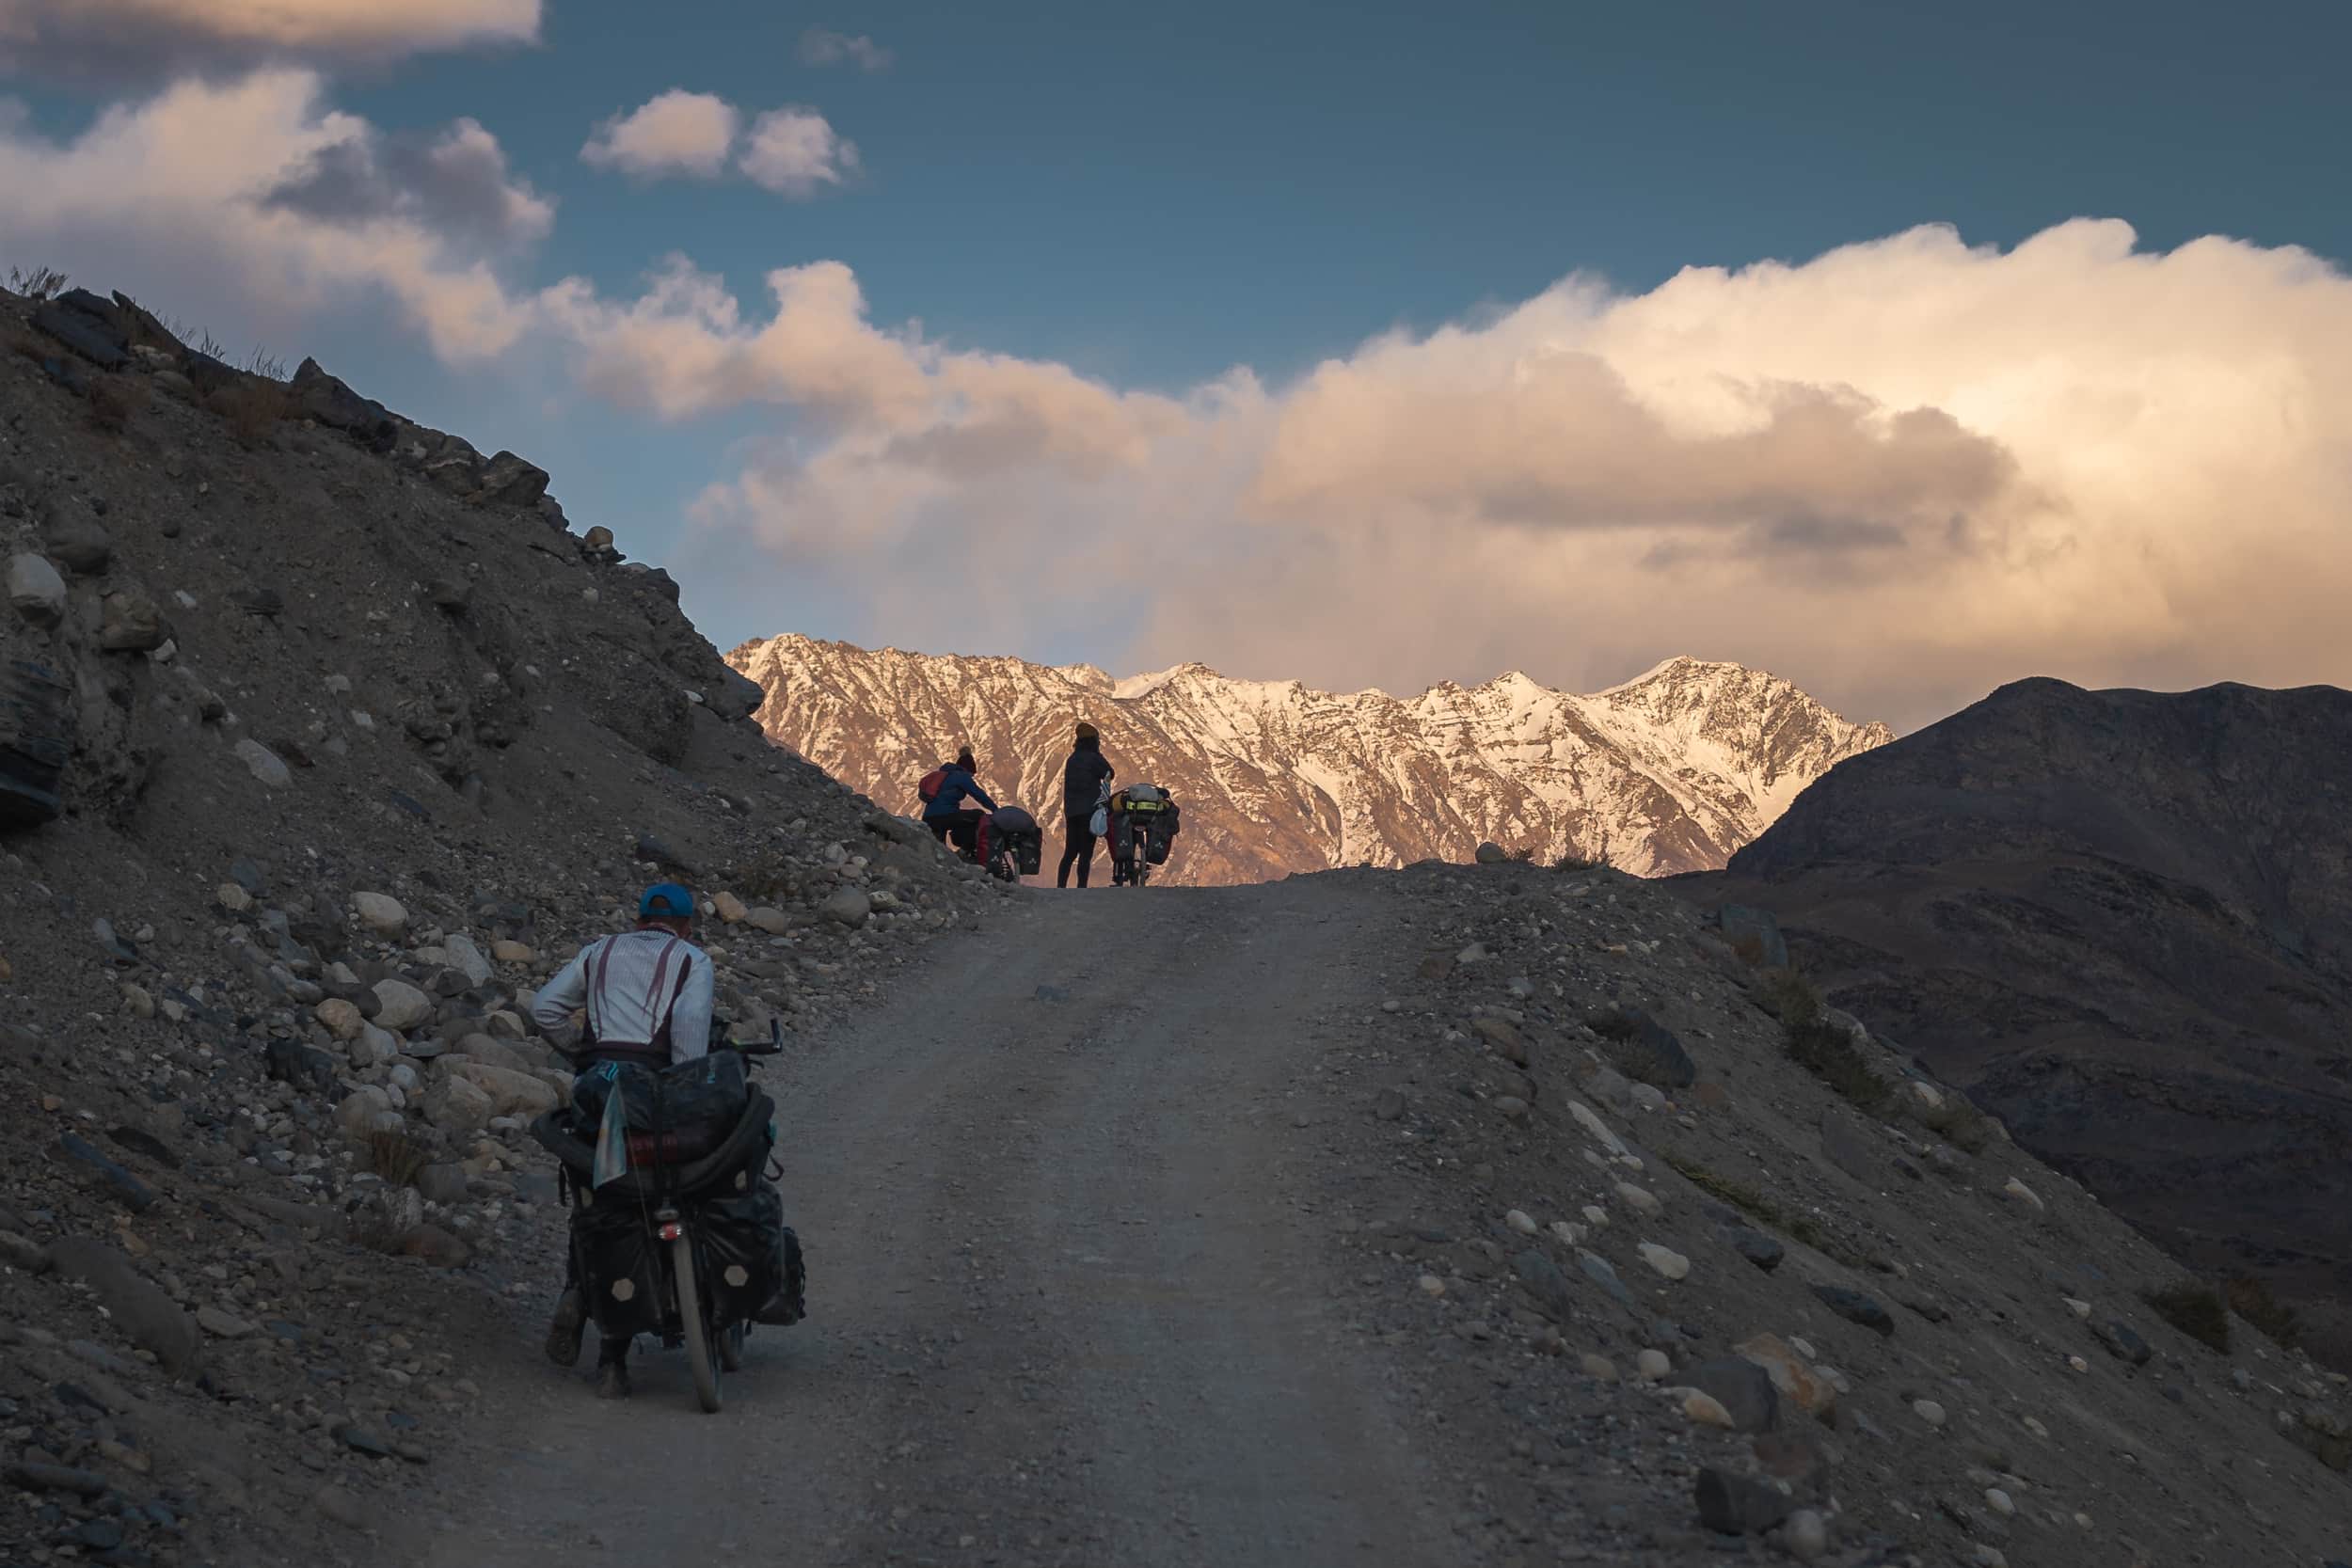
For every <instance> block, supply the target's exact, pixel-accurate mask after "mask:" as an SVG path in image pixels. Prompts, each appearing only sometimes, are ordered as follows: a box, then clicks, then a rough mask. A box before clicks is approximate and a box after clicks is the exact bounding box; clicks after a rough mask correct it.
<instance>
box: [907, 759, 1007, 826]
mask: <svg viewBox="0 0 2352 1568" xmlns="http://www.w3.org/2000/svg"><path fill="white" fill-rule="evenodd" d="M966 796H969V797H970V798H971V799H973V800H977V801H978V802H979V803H980V804H982V805H984V806H986V807H987V808H988V809H989V810H991V811H994V810H995V809H996V802H995V801H993V800H990V799H989V798H988V791H987V790H985V789H982V788H981V787H980V786H979V785H978V784H975V783H974V782H973V779H972V775H971V774H969V773H967V772H965V771H964V770H963V769H962V768H958V767H956V766H955V765H954V764H953V763H950V764H948V766H947V776H946V778H944V779H942V780H941V781H940V782H939V793H938V794H936V795H934V796H932V797H931V798H930V800H929V801H928V802H926V803H925V805H924V807H923V820H924V821H926V822H929V821H930V820H932V819H933V818H934V817H941V816H955V815H956V813H957V812H959V811H961V810H962V809H963V801H964V798H965V797H966Z"/></svg>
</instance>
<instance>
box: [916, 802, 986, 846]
mask: <svg viewBox="0 0 2352 1568" xmlns="http://www.w3.org/2000/svg"><path fill="white" fill-rule="evenodd" d="M923 826H925V827H926V828H929V829H930V831H931V836H932V837H933V838H935V839H937V840H939V842H940V843H942V844H947V843H953V844H954V845H955V847H957V848H959V849H961V850H962V851H963V852H964V853H965V854H967V855H969V854H975V853H977V852H978V850H979V847H980V814H979V813H978V812H976V811H960V812H958V813H956V814H955V815H954V816H927V817H925V818H923Z"/></svg>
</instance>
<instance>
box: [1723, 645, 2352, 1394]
mask: <svg viewBox="0 0 2352 1568" xmlns="http://www.w3.org/2000/svg"><path fill="white" fill-rule="evenodd" d="M2347 779H2352V693H2347V692H2344V691H2340V690H2336V689H2332V688H2325V687H2314V688H2306V689H2301V690H2294V691H2264V690H2256V689H2250V688H2247V687H2240V686H2218V687H2213V688H2209V689H2204V690H2201V691H2190V692H2184V693H2179V694H2168V695H2159V694H2156V693H2152V692H2145V691H2084V690H2081V689H2076V688H2074V687H2071V686H2068V685H2065V684H2063V683H2061V682H2058V681H2051V680H2034V681H2026V682H2022V683H2020V684H2018V685H2015V686H2010V687H2006V688H2004V689H2001V690H2000V691H1998V692H1995V693H1994V695H1993V696H1992V697H1990V698H1988V699H1987V700H1986V701H1984V702H1983V703H1980V704H1979V705H1976V706H1975V707H1972V708H1970V709H1968V710H1967V711H1965V712H1963V713H1961V714H1959V715H1957V716H1955V717H1953V718H1951V719H1948V720H1947V721H1944V722H1943V723H1940V724H1937V725H1935V726H1933V727H1932V728H1930V729H1927V730H1923V731H1921V732H1920V733H1919V734H1917V735H1915V736H1907V737H1905V738H1904V739H1902V740H1900V741H1899V742H1897V743H1896V744H1894V745H1892V746H1889V747H1885V748H1883V749H1881V750H1880V751H1877V752H1872V753H1871V754H1870V755H1868V756H1867V757H1863V758H1859V759H1857V760H1856V761H1855V762H1854V763H1853V764H1852V765H1851V766H1850V767H1846V768H1839V769H1837V771H1836V773H1834V774H1832V775H1831V776H1830V777H1829V778H1827V779H1825V780H1823V781H1822V782H1821V783H1820V784H1817V785H1815V786H1814V787H1813V788H1812V789H1811V790H1809V791H1807V792H1806V793H1805V794H1804V796H1803V797H1802V798H1800V799H1799V800H1798V801H1797V803H1796V804H1795V805H1794V806H1792V807H1791V808H1790V809H1789V811H1788V814H1787V815H1786V816H1784V817H1783V818H1782V819H1781V821H1780V822H1779V823H1778V824H1777V825H1776V826H1775V827H1773V828H1772V831H1771V832H1767V833H1766V834H1765V835H1764V836H1763V837H1762V838H1761V839H1759V840H1758V841H1757V842H1756V843H1755V844H1754V845H1751V846H1750V847H1747V848H1746V849H1744V850H1742V851H1741V852H1740V854H1738V855H1737V856H1735V857H1734V858H1733V860H1732V863H1731V868H1730V871H1729V873H1728V874H1727V875H1726V876H1725V877H1724V878H1710V879H1692V881H1691V882H1689V883H1687V884H1678V885H1684V886H1687V887H1688V889H1689V891H1691V892H1692V894H1693V895H1695V896H1700V897H1702V898H1704V899H1707V900H1709V901H1713V902H1721V901H1724V900H1732V901H1737V902H1743V903H1755V904H1761V905H1765V906H1768V907H1769V908H1770V909H1772V911H1775V912H1776V913H1777V914H1778V915H1779V917H1780V920H1781V923H1782V924H1783V926H1784V927H1787V929H1788V941H1789V943H1790V946H1791V948H1792V951H1793V952H1794V953H1795V955H1796V958H1797V959H1798V961H1799V962H1800V963H1801V964H1802V965H1803V966H1804V967H1805V968H1806V969H1807V970H1808V971H1809V972H1810V973H1811V974H1813V976H1814V978H1815V980H1816V981H1817V983H1819V984H1820V985H1821V986H1822V987H1823V988H1824V990H1826V991H1827V992H1828V994H1829V995H1830V996H1831V997H1832V998H1834V999H1836V1000H1837V1001H1838V1002H1839V1003H1840V1004H1841V1005H1844V1006H1851V1007H1852V1008H1854V1009H1856V1010H1858V1011H1862V1012H1864V1013H1866V1014H1867V1016H1868V1017H1870V1018H1871V1019H1873V1020H1874V1021H1875V1022H1877V1023H1878V1024H1879V1025H1880V1026H1881V1027H1883V1029H1884V1031H1885V1032H1886V1033H1887V1034H1888V1035H1889V1036H1891V1037H1894V1038H1896V1039H1898V1040H1900V1041H1901V1042H1902V1044H1903V1047H1904V1048H1905V1049H1906V1050H1908V1051H1911V1052H1913V1053H1916V1054H1917V1055H1918V1056H1919V1057H1920V1058H1922V1059H1923V1060H1925V1061H1927V1062H1929V1063H1931V1064H1932V1065H1933V1066H1934V1068H1935V1069H1936V1070H1937V1071H1938V1072H1939V1073H1941V1074H1942V1075H1944V1076H1945V1077H1947V1078H1948V1079H1950V1080H1951V1081H1952V1082H1954V1083H1957V1084H1959V1085H1963V1087H1965V1088H1966V1089H1967V1090H1968V1091H1969V1093H1970V1094H1971V1095H1972V1096H1973V1097H1974V1098H1975V1099H1976V1100H1977V1101H1978V1102H1979V1103H1980V1104H1982V1105H1984V1106H1985V1107H1986V1108H1987V1109H1989V1110H1992V1111H1994V1112H1996V1113H1997V1114H1998V1115H2000V1116H2001V1117H2003V1118H2004V1119H2005V1120H2007V1121H2008V1122H2009V1124H2010V1127H2011V1128H2012V1129H2013V1130H2014V1132H2016V1135H2017V1138H2018V1140H2019V1141H2020V1142H2021V1143H2023V1144H2025V1145H2026V1147H2027V1148H2032V1149H2033V1150H2035V1151H2036V1152H2037V1153H2039V1154H2041V1155H2042V1156H2043V1157H2044V1158H2046V1159H2048V1160H2049V1161H2051V1162H2052V1163H2053V1164H2057V1165H2058V1167H2059V1168H2061V1169H2064V1170H2066V1171H2068V1172H2070V1173H2072V1174H2074V1175H2075V1176H2077V1177H2078V1178H2080V1179H2081V1180H2082V1181H2083V1182H2084V1184H2085V1185H2087V1186H2088V1187H2090V1189H2091V1190H2092V1191H2094V1192H2096V1193H2098V1194H2099V1195H2100V1196H2102V1197H2103V1198H2105V1199H2106V1201H2107V1202H2108V1203H2109V1204H2110V1205H2112V1206H2113V1207H2114V1208H2115V1210H2116V1211H2117V1212H2119V1213H2122V1214H2123V1215H2124V1216H2126V1217H2127V1218H2129V1219H2131V1220H2132V1221H2133V1222H2134V1223H2135V1224H2137V1225H2139V1226H2140V1227H2143V1228H2145V1229H2146V1230H2147V1231H2148V1232H2149V1233H2150V1234H2151V1235H2153V1236H2155V1237H2158V1238H2159V1239H2161V1240H2162V1241H2163V1242H2164V1243H2166V1244H2167V1245H2168V1246H2169V1247H2170V1248H2171V1249H2172V1250H2173V1251H2174V1252H2175V1253H2176V1254H2177V1255H2179V1256H2180V1257H2182V1258H2183V1259H2186V1260H2188V1261H2189V1262H2191V1263H2192V1264H2194V1265H2195V1266H2196V1267H2198V1268H2200V1269H2201V1270H2203V1271H2205V1272H2206V1273H2208V1274H2210V1275H2214V1276H2216V1277H2225V1276H2229V1275H2252V1276H2254V1277H2257V1278H2259V1279H2262V1280H2265V1281H2266V1282H2267V1283H2268V1285H2269V1286H2270V1288H2271V1289H2272V1290H2273V1291H2276V1292H2277V1294H2278V1295H2279V1296H2280V1298H2282V1299H2283V1300H2285V1301H2286V1302H2287V1303H2289V1304H2290V1305H2291V1306H2293V1307H2295V1308H2296V1309H2297V1310H2299V1312H2300V1313H2301V1315H2302V1317H2303V1320H2304V1326H2305V1330H2306V1332H2307V1333H2308V1334H2309V1335H2310V1337H2311V1338H2312V1342H2313V1343H2314V1344H2315V1345H2318V1346H2322V1347H2324V1348H2325V1349H2326V1350H2327V1351H2328V1354H2331V1355H2333V1356H2335V1357H2336V1358H2338V1359H2339V1361H2340V1362H2341V1363H2343V1364H2352V1162H2347V1161H2346V1159H2345V1150H2347V1149H2352V1045H2348V1044H2347V1042H2352V794H2348V793H2347V791H2352V784H2347V782H2346V781H2347Z"/></svg>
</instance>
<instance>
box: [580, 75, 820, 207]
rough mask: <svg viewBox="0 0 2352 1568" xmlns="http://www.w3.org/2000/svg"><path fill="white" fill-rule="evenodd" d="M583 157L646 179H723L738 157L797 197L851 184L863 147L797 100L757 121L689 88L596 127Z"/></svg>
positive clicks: (755, 177) (741, 166)
mask: <svg viewBox="0 0 2352 1568" xmlns="http://www.w3.org/2000/svg"><path fill="white" fill-rule="evenodd" d="M730 156H733V158H734V163H735V167H736V169H737V170H738V171H739V172H740V173H741V174H742V175H743V176H744V178H746V179H748V180H750V181H751V182H753V183H754V184H756V185H759V186H762V187H764V188H765V189H767V190H771V191H773V192H775V193H776V194H777V195H779V196H784V197H788V198H793V199H795V200H802V199H805V198H809V197H812V196H814V195H816V194H817V193H818V191H820V190H822V189H823V188H824V187H826V186H828V185H843V184H847V183H848V182H850V180H852V179H854V178H855V177H856V174H857V171H858V152H857V145H856V144H855V143H854V142H851V141H849V140H846V139H844V138H843V137H842V136H841V135H839V134H838V133H837V132H835V131H834V128H833V126H832V124H831V123H830V122H829V121H827V120H826V119H825V117H824V116H823V115H821V114H819V113H818V112H817V111H816V110H815V109H809V108H803V107H801V106H799V105H797V104H795V105H787V107H784V108H781V109H771V110H770V111H769V112H768V113H766V114H763V115H761V116H760V117H759V118H758V119H755V120H754V121H752V124H751V129H750V131H749V133H748V134H746V133H745V132H744V130H743V115H742V112H741V111H740V110H739V109H738V108H737V107H736V106H735V105H734V104H732V103H728V102H727V101H726V100H725V99H723V98H720V97H717V96H716V95H714V94H711V93H707V92H688V91H686V90H684V89H683V88H672V89H671V90H670V91H668V92H665V93H662V94H660V96H659V97H657V98H654V99H653V100H651V101H650V102H648V103H645V104H644V106H643V107H642V108H638V109H635V110H632V111H631V112H629V113H628V114H624V115H615V116H613V117H612V119H608V120H606V121H605V122H604V123H603V124H602V125H599V126H598V127H596V135H594V136H592V137H591V138H589V141H588V145H587V146H585V147H583V148H581V149H580V157H581V158H582V159H583V160H584V161H585V162H587V163H588V164H590V165H591V166H595V167H597V168H606V169H614V170H617V171H619V172H621V173H624V174H628V175H633V176H635V177H637V178H639V179H645V180H650V179H659V178H660V177H662V176H665V175H688V176H692V177H694V178H697V179H703V180H710V179H716V178H717V177H718V176H719V175H721V174H723V173H724V172H725V170H726V167H727V162H728V159H729V157H730Z"/></svg>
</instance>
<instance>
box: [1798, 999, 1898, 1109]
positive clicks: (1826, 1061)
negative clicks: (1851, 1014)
mask: <svg viewBox="0 0 2352 1568" xmlns="http://www.w3.org/2000/svg"><path fill="white" fill-rule="evenodd" d="M1781 1043H1782V1047H1783V1049H1785V1050H1786V1051H1787V1052H1788V1059H1789V1060H1790V1061H1792V1062H1795V1063H1796V1064H1797V1065H1798V1066H1799V1067H1801V1068H1803V1069H1805V1071H1807V1072H1809V1073H1811V1074H1813V1076H1814V1077H1816V1078H1819V1079H1820V1081H1821V1082H1822V1083H1824V1084H1827V1085H1829V1086H1830V1087H1831V1089H1833V1090H1835V1091H1836V1094H1837V1096H1838V1098H1839V1099H1841V1100H1844V1101H1847V1102H1848V1103H1849V1104H1851V1105H1853V1106H1855V1107H1857V1108H1859V1109H1861V1110H1864V1111H1867V1112H1869V1113H1870V1114H1871V1115H1873V1116H1877V1115H1880V1114H1882V1113H1883V1112H1884V1111H1885V1110H1886V1109H1887V1106H1888V1104H1889V1102H1890V1101H1893V1100H1894V1098H1895V1086H1894V1085H1892V1084H1889V1083H1888V1082H1887V1081H1886V1080H1885V1079H1883V1078H1881V1077H1880V1076H1879V1075H1878V1074H1877V1073H1875V1072H1873V1071H1871V1070H1870V1063H1869V1059H1868V1058H1867V1057H1866V1056H1865V1055H1864V1054H1863V1053H1862V1051H1861V1049H1860V1048H1859V1047H1858V1046H1856V1045H1855V1044H1854V1042H1853V1040H1852V1039H1851V1037H1849V1036H1848V1035H1847V1033H1846V1031H1844V1030H1843V1029H1840V1028H1838V1027H1837V1026H1836V1024H1834V1023H1827V1022H1822V1021H1821V1020H1820V1019H1819V1018H1816V1019H1814V1020H1812V1021H1811V1022H1806V1023H1801V1024H1797V1025H1794V1026H1792V1027H1788V1028H1786V1029H1784V1031H1783V1032H1782V1036H1781Z"/></svg>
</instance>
